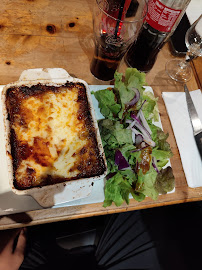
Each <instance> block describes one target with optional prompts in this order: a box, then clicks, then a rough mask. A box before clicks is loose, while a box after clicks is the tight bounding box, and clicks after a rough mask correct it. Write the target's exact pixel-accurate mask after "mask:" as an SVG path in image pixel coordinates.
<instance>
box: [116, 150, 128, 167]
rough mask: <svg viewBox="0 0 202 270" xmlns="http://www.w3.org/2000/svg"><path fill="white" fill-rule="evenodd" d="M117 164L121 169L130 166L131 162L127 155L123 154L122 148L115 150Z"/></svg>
mask: <svg viewBox="0 0 202 270" xmlns="http://www.w3.org/2000/svg"><path fill="white" fill-rule="evenodd" d="M115 164H116V165H117V166H118V169H119V170H123V169H126V168H128V167H130V165H129V163H128V162H127V160H126V159H125V157H124V156H123V155H122V153H121V151H120V150H116V152H115Z"/></svg>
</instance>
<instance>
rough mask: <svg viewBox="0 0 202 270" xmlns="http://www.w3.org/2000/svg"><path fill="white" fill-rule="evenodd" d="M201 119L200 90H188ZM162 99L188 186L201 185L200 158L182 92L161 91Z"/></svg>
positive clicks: (201, 98) (201, 163) (201, 160)
mask: <svg viewBox="0 0 202 270" xmlns="http://www.w3.org/2000/svg"><path fill="white" fill-rule="evenodd" d="M190 94H191V97H192V100H193V102H194V105H195V107H196V110H197V112H198V115H199V118H200V119H201V121H202V93H201V90H195V91H191V92H190ZM162 97H163V100H164V102H165V105H166V109H167V112H168V115H169V118H170V121H171V124H172V127H173V131H174V135H175V139H176V142H177V145H178V149H179V152H180V157H181V160H182V166H183V169H184V172H185V175H186V179H187V183H188V186H189V187H191V188H196V187H202V159H201V157H200V154H199V151H198V148H197V146H196V143H195V139H194V136H193V129H192V125H191V122H190V118H189V113H188V109H187V103H186V98H185V93H184V92H163V93H162Z"/></svg>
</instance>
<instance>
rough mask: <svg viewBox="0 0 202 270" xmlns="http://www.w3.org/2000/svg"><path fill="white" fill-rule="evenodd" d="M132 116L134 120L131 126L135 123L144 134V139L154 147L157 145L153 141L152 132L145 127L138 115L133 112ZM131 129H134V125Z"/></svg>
mask: <svg viewBox="0 0 202 270" xmlns="http://www.w3.org/2000/svg"><path fill="white" fill-rule="evenodd" d="M131 117H132V118H133V119H134V122H132V123H131V124H130V126H131V125H132V124H133V123H134V125H135V126H136V127H137V128H138V129H139V130H140V132H141V134H142V135H143V138H144V141H145V142H146V143H147V144H149V145H151V146H152V147H155V145H156V144H155V142H154V141H152V138H151V134H150V133H149V132H148V131H147V130H146V128H145V127H143V125H142V124H141V122H140V120H139V119H138V118H137V116H136V115H135V114H134V113H131ZM131 129H132V130H133V129H134V126H133V127H132V128H131Z"/></svg>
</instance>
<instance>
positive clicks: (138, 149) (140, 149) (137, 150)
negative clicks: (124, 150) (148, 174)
mask: <svg viewBox="0 0 202 270" xmlns="http://www.w3.org/2000/svg"><path fill="white" fill-rule="evenodd" d="M147 147H148V145H147V146H144V147H141V148H137V149H135V150H131V153H134V152H139V151H142V150H143V149H145V148H147Z"/></svg>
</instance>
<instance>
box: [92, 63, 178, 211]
mask: <svg viewBox="0 0 202 270" xmlns="http://www.w3.org/2000/svg"><path fill="white" fill-rule="evenodd" d="M114 78H115V83H114V88H108V89H104V90H99V91H96V92H93V94H94V95H95V98H96V99H97V100H98V106H99V108H100V112H101V113H102V115H103V116H104V119H101V120H99V121H98V125H99V130H100V134H101V138H102V143H103V147H104V151H105V156H106V159H107V167H108V174H107V177H106V183H105V200H104V205H103V206H104V207H107V206H110V205H111V204H112V203H113V202H114V203H115V205H116V206H120V205H121V204H122V203H123V202H126V203H127V204H129V196H130V194H131V195H132V197H133V198H134V199H135V200H137V201H139V202H140V201H142V200H144V199H145V197H146V196H148V197H151V198H152V199H154V200H156V199H157V198H158V195H159V194H166V193H167V192H169V191H172V190H173V188H174V185H175V180H174V176H173V173H172V168H171V167H170V166H167V167H166V168H165V165H166V164H167V163H168V161H169V158H170V157H171V156H172V151H171V148H170V145H169V143H168V142H167V138H168V134H165V133H164V132H163V131H162V129H161V128H159V127H158V126H156V125H155V124H154V122H155V121H158V119H159V112H158V107H157V98H155V97H154V95H153V93H151V92H146V91H145V88H144V86H145V85H146V81H145V74H144V73H142V72H139V71H138V70H137V69H135V68H127V69H126V72H125V76H123V74H121V73H118V72H116V73H115V76H114Z"/></svg>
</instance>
